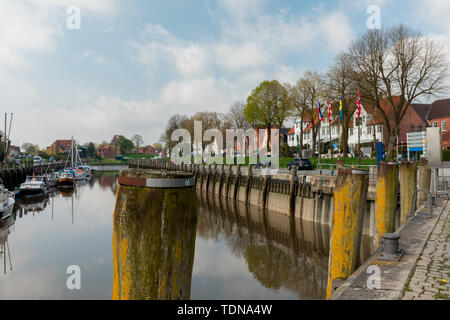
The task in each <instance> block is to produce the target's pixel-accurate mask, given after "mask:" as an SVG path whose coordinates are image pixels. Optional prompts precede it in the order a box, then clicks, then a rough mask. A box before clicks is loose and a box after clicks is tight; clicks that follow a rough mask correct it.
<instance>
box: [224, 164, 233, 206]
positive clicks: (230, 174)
mask: <svg viewBox="0 0 450 320" xmlns="http://www.w3.org/2000/svg"><path fill="white" fill-rule="evenodd" d="M232 176H233V167H232V166H231V164H229V165H228V173H227V176H226V178H225V179H226V184H225V197H226V198H228V193H229V190H230V181H231V177H232Z"/></svg>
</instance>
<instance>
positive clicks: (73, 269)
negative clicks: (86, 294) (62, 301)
mask: <svg viewBox="0 0 450 320" xmlns="http://www.w3.org/2000/svg"><path fill="white" fill-rule="evenodd" d="M66 273H67V274H70V276H69V277H68V278H67V280H66V287H67V289H69V290H74V289H76V290H80V289H81V269H80V267H79V266H77V265H71V266H68V267H67V270H66Z"/></svg>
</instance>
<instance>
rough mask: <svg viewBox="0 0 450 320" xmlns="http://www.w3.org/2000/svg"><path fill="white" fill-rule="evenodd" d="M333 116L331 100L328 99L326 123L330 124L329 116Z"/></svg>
mask: <svg viewBox="0 0 450 320" xmlns="http://www.w3.org/2000/svg"><path fill="white" fill-rule="evenodd" d="M332 114H333V111H331V100H330V99H328V122H329V123H331V115H332Z"/></svg>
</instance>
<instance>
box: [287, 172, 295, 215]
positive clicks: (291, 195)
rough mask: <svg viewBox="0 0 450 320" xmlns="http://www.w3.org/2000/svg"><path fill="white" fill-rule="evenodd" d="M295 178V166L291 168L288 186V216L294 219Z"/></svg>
mask: <svg viewBox="0 0 450 320" xmlns="http://www.w3.org/2000/svg"><path fill="white" fill-rule="evenodd" d="M296 178H297V166H293V167H292V169H291V179H290V185H289V216H290V217H294V215H295V196H296V192H295V191H296V190H295V184H296Z"/></svg>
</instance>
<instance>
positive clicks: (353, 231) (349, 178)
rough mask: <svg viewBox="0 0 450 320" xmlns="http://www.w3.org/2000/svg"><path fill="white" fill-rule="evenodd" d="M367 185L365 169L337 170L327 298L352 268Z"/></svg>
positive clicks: (359, 233)
mask: <svg viewBox="0 0 450 320" xmlns="http://www.w3.org/2000/svg"><path fill="white" fill-rule="evenodd" d="M368 187H369V172H368V171H367V170H356V169H339V170H338V175H337V178H336V184H335V187H334V191H333V193H334V213H333V220H332V226H331V238H330V254H329V261H328V286H327V299H329V298H330V297H331V295H332V293H333V292H334V290H335V289H336V288H337V287H338V285H339V282H340V281H344V280H345V279H347V278H348V277H349V276H350V275H351V274H352V273H353V272H354V271H355V269H356V266H357V263H358V259H359V248H360V239H361V233H362V228H363V220H364V208H365V202H366V199H367V189H368Z"/></svg>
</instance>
